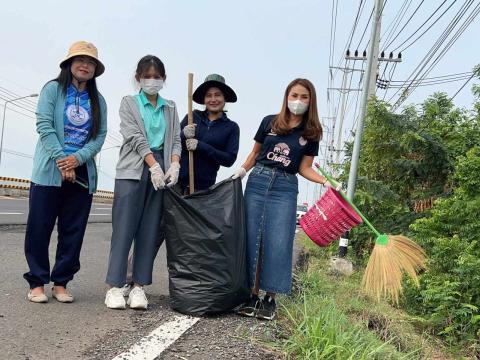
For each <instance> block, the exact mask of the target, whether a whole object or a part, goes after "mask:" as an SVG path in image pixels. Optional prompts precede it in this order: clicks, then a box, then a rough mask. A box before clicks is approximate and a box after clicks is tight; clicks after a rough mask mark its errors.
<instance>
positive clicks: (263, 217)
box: [245, 164, 298, 294]
mask: <svg viewBox="0 0 480 360" xmlns="http://www.w3.org/2000/svg"><path fill="white" fill-rule="evenodd" d="M297 195H298V179H297V176H296V175H294V174H289V173H287V172H285V171H283V170H280V169H276V168H272V167H267V166H263V165H261V164H257V165H255V167H254V168H253V170H252V172H251V173H250V175H249V177H248V181H247V186H246V189H245V212H246V223H247V269H248V280H249V286H250V287H251V288H253V287H254V286H255V284H256V281H257V279H256V273H257V267H258V269H259V284H260V289H261V290H264V291H268V292H272V293H282V294H289V293H290V291H291V288H292V254H293V240H294V238H295V224H296V220H295V214H296V208H297Z"/></svg>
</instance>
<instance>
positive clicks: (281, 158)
mask: <svg viewBox="0 0 480 360" xmlns="http://www.w3.org/2000/svg"><path fill="white" fill-rule="evenodd" d="M289 155H290V147H289V146H288V145H287V144H285V143H279V144H276V145H275V146H274V148H273V151H270V152H269V153H268V154H267V159H268V160H273V161H277V162H279V163H281V164H283V166H285V167H287V166H288V165H290V163H291V162H292V160H290V157H289Z"/></svg>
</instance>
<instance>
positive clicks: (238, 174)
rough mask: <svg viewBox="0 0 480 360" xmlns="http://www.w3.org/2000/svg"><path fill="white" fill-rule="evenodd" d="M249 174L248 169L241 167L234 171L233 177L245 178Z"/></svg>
mask: <svg viewBox="0 0 480 360" xmlns="http://www.w3.org/2000/svg"><path fill="white" fill-rule="evenodd" d="M245 175H247V170H245V169H244V168H243V167H239V168H238V169H237V170H235V171H234V173H233V175H232V179H236V178H240V179H243V178H244V177H245Z"/></svg>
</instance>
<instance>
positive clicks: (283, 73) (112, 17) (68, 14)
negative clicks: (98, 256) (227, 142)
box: [0, 0, 480, 203]
mask: <svg viewBox="0 0 480 360" xmlns="http://www.w3.org/2000/svg"><path fill="white" fill-rule="evenodd" d="M365 1H366V6H365V9H364V11H363V12H362V16H360V21H359V24H358V27H357V30H356V32H355V33H354V37H353V41H352V48H353V47H354V45H355V44H357V42H358V41H359V39H360V37H361V34H362V32H363V29H364V28H365V26H366V23H367V20H368V15H369V14H370V11H371V9H372V7H373V1H372V0H365ZM332 2H333V3H334V2H335V0H334V1H330V0H329V1H320V0H317V1H309V0H296V1H284V0H265V1H251V0H243V1H224V0H223V1H220V0H202V1H198V0H183V1H182V0H177V1H163V0H157V1H146V0H136V1H121V0H117V1H113V0H106V1H94V0H84V1H81V2H70V1H52V0H43V1H33V0H27V1H22V2H15V3H14V2H5V3H4V4H3V5H2V11H1V13H0V34H2V35H3V36H2V42H1V47H2V51H1V54H0V96H2V95H4V96H3V97H5V95H6V93H5V90H8V91H10V92H12V93H14V94H17V95H20V96H24V95H28V94H32V93H38V92H40V90H41V88H42V86H43V85H44V84H45V83H46V82H47V81H48V80H50V79H52V78H54V77H56V76H57V74H58V72H59V67H58V64H59V63H60V61H61V60H62V59H63V58H64V57H65V55H66V54H67V51H68V48H69V46H70V45H71V43H73V42H75V41H77V40H87V41H90V42H92V43H94V44H95V45H96V46H97V48H98V51H99V57H100V59H101V60H102V62H103V63H104V64H105V67H106V71H105V73H104V74H103V75H102V76H101V77H99V78H98V87H99V90H100V92H101V93H102V94H103V96H104V97H105V99H106V101H107V105H108V127H109V133H110V135H109V136H108V138H107V142H106V143H105V145H104V147H103V150H102V152H101V156H100V161H99V168H100V177H99V188H100V189H104V190H113V184H114V176H115V165H116V161H117V158H118V147H117V146H118V145H119V142H118V140H117V139H119V138H120V135H119V133H118V130H119V122H120V121H119V116H118V108H119V104H120V100H121V99H122V97H123V96H125V95H128V94H133V93H135V92H136V91H137V88H136V86H135V81H134V79H133V74H134V70H135V67H136V64H137V62H138V60H139V59H140V58H141V57H142V56H144V55H146V54H154V55H157V56H158V57H159V58H160V59H162V61H163V62H164V64H165V67H166V72H167V79H166V84H165V87H164V89H162V90H161V95H162V96H163V97H165V98H167V99H171V100H174V101H175V102H176V103H177V106H178V109H179V116H180V118H183V116H184V115H185V113H186V110H187V74H188V73H189V72H192V73H193V74H194V88H196V87H197V86H198V85H200V84H201V83H202V82H203V79H204V78H205V77H206V76H207V75H208V74H211V73H219V74H221V75H223V76H224V77H225V78H226V81H227V84H229V85H230V86H231V87H232V88H233V89H234V90H235V91H236V93H237V96H238V102H237V103H235V104H227V109H228V114H229V115H228V116H229V117H230V118H231V119H232V120H234V121H235V122H237V123H238V124H239V126H240V131H241V133H240V150H239V154H238V159H237V162H236V163H235V164H234V165H233V166H232V168H229V169H225V168H222V169H221V170H220V172H219V176H218V178H217V180H221V179H223V178H226V177H227V176H229V175H230V174H232V173H233V170H234V169H235V168H237V167H239V166H240V165H241V164H242V163H243V161H244V160H245V158H246V156H247V155H248V153H249V152H250V150H251V149H252V147H253V136H254V134H255V132H256V130H257V128H258V126H259V124H260V122H261V120H262V118H263V117H264V116H266V115H268V114H273V113H277V112H278V111H279V110H280V107H281V104H282V100H283V93H284V89H285V87H286V86H287V85H288V83H289V82H290V81H291V80H293V79H294V78H297V77H305V78H308V79H310V80H311V81H312V82H313V83H314V84H315V87H316V90H317V96H318V107H319V112H320V116H321V117H324V118H326V117H328V116H329V113H331V110H329V109H328V103H327V87H328V86H329V85H328V76H329V72H328V66H329V56H330V55H329V54H330V51H329V49H330V33H331V23H332V14H331V10H332ZM452 2H453V0H448V1H447V3H446V4H445V7H446V6H447V5H448V4H449V3H452ZM359 3H360V0H343V1H342V0H340V1H338V11H337V17H336V19H337V26H336V31H335V42H334V45H335V48H334V54H333V57H334V59H335V60H334V63H335V64H337V63H338V62H339V60H340V59H341V57H342V55H341V54H342V53H343V49H344V47H345V44H346V42H347V39H348V37H349V33H350V31H351V29H352V25H353V23H354V19H355V16H356V14H357V9H358V5H359ZM403 3H404V2H401V1H398V2H393V1H390V2H387V4H386V6H385V8H384V11H383V18H382V28H383V29H385V30H388V29H389V25H390V24H393V23H392V21H393V20H394V19H395V16H396V15H397V14H398V11H399V10H400V9H401V6H402V4H403ZM410 3H411V6H410V8H409V9H408V11H407V12H406V16H405V17H404V19H403V20H402V21H403V22H400V27H398V29H400V28H401V26H403V24H404V23H405V21H407V20H408V19H409V14H411V13H412V12H413V10H414V9H415V7H416V6H417V5H418V4H419V3H420V0H413V2H412V1H410ZM461 3H463V2H461ZM438 4H439V2H438V1H434V0H426V1H425V2H424V4H423V5H422V6H421V7H420V8H419V10H418V12H417V13H416V14H415V16H413V17H412V16H410V17H411V18H412V19H411V21H409V23H408V24H407V26H405V29H404V30H403V31H402V32H401V33H400V35H399V37H398V39H397V40H396V41H394V43H393V45H392V46H391V47H392V48H394V47H395V45H396V44H399V43H401V42H402V41H401V40H402V39H403V38H406V37H408V35H410V34H411V33H413V32H414V31H415V29H416V28H418V26H419V25H420V24H421V23H422V22H424V21H425V19H426V18H427V17H428V16H429V15H430V14H431V13H432V11H433V10H434V9H435V8H436V7H437V6H438ZM445 7H444V8H445ZM459 8H460V4H458V6H457V4H455V6H453V7H452V9H451V10H450V11H451V12H450V13H447V14H446V15H445V17H444V18H442V19H440V21H439V22H438V23H437V24H436V25H435V26H434V27H432V29H431V30H430V31H429V32H427V33H426V34H425V36H423V37H422V38H421V39H420V40H419V41H418V42H416V43H415V44H414V45H413V46H411V47H410V48H409V49H407V50H406V51H405V52H404V53H402V57H403V61H402V63H400V64H398V66H397V68H396V71H395V73H394V77H393V79H394V80H405V79H406V78H407V77H408V76H409V75H410V73H412V71H413V70H414V68H415V67H416V66H417V64H418V63H419V62H420V60H421V59H422V58H423V57H424V56H425V54H426V52H427V51H428V49H429V48H430V47H431V46H432V44H433V43H434V42H435V40H436V39H437V38H438V37H439V34H440V33H441V32H442V31H443V30H444V29H445V28H446V27H447V24H448V22H449V21H450V20H451V19H452V17H453V15H454V14H455V12H456V11H457V10H458V9H459ZM447 15H448V16H447ZM392 26H393V25H392ZM391 28H392V27H390V29H391ZM478 30H479V27H478V19H476V20H475V21H474V22H473V23H472V24H471V25H470V26H469V27H468V28H467V29H466V31H465V32H464V33H463V35H462V36H461V37H460V38H459V40H458V41H457V42H456V43H455V44H454V46H453V47H452V48H451V49H450V50H449V52H448V53H447V55H446V56H445V57H444V58H443V59H442V60H441V61H440V62H439V63H438V64H437V65H436V66H435V68H434V69H433V70H432V72H431V74H430V75H429V76H441V75H446V74H452V73H459V72H467V71H471V69H472V68H473V66H475V65H476V64H477V63H479V62H480V61H479V59H478V52H477V51H476V50H475V48H474V47H472V44H477V43H478V41H477V39H476V35H477V34H478ZM369 35H370V29H369V28H368V30H367V32H366V35H365V40H364V41H363V43H360V51H363V48H364V47H365V45H366V39H368V37H369ZM386 37H387V35H385V38H386ZM472 48H473V50H472ZM386 50H387V52H388V51H389V49H386ZM350 65H353V66H356V67H358V68H360V67H361V62H360V61H357V62H356V64H352V63H350ZM388 70H391V68H389V69H388ZM380 71H382V68H380ZM387 72H388V71H387ZM340 80H341V74H336V77H335V82H334V84H335V86H340ZM355 81H356V80H355V78H354V80H353V82H352V87H356V86H355ZM462 84H463V82H456V83H452V84H442V85H436V86H428V87H422V88H419V89H418V90H416V91H415V92H414V93H413V94H412V95H411V96H410V97H409V98H408V99H407V101H406V103H420V102H422V101H423V100H424V99H425V98H426V97H427V96H428V95H430V94H432V93H433V92H435V91H445V92H447V93H448V94H450V95H453V94H454V93H455V92H456V91H457V90H458V88H459V87H460V86H461V85H462ZM471 84H472V83H470V84H469V85H468V86H466V87H465V89H464V90H463V91H461V92H460V93H459V94H458V95H457V96H456V97H455V103H456V105H458V106H464V107H469V106H470V105H471V104H472V102H473V96H472V95H471V92H470V88H471ZM2 90H3V93H2ZM392 93H393V92H392ZM377 95H381V96H383V92H381V93H379V92H377ZM336 96H338V94H336ZM11 97H13V96H10V98H11ZM388 97H389V96H387V99H388ZM352 99H353V95H352V97H350V100H349V101H351V103H353V102H352ZM30 101H32V102H31V103H30ZM18 104H20V105H23V106H26V107H27V108H30V107H29V105H30V104H31V105H32V106H34V104H35V99H31V100H28V102H18ZM194 108H198V109H202V107H201V106H200V105H196V104H194ZM353 109H354V107H353ZM0 110H1V111H2V112H3V101H2V100H0ZM13 110H17V111H19V112H22V113H23V115H22V114H19V113H17V112H14V111H13ZM330 115H331V114H330ZM353 115H354V110H351V111H350V113H349V120H346V123H345V127H344V129H345V130H344V131H345V133H347V132H348V130H349V128H351V127H352V126H353ZM323 121H324V123H325V125H326V126H327V127H330V128H331V126H332V124H331V123H329V121H330V120H329V119H324V120H323ZM4 131H5V133H4V144H3V146H4V149H6V150H7V151H8V152H7V153H5V152H4V153H3V154H2V162H1V164H0V175H1V176H14V177H20V178H29V177H30V174H31V168H32V160H31V159H29V158H28V157H24V156H23V157H22V156H18V154H21V155H32V154H33V153H34V148H35V143H36V141H37V138H38V137H37V134H36V132H35V120H34V114H33V113H31V112H28V111H25V110H22V109H19V108H17V107H15V106H14V104H9V105H8V107H7V110H6V117H5V130H4ZM324 145H325V143H324ZM11 152H16V154H17V155H13V154H11ZM318 190H319V188H318V187H316V186H314V185H313V184H309V183H308V182H307V181H306V180H304V179H301V181H300V193H299V202H305V201H306V202H309V203H312V201H313V200H314V199H315V197H316V196H318Z"/></svg>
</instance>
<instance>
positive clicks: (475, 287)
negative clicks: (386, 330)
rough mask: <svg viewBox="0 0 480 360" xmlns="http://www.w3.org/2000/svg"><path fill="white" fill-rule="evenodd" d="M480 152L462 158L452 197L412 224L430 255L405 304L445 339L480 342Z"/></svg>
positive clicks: (458, 166) (418, 238) (475, 149)
mask: <svg viewBox="0 0 480 360" xmlns="http://www.w3.org/2000/svg"><path fill="white" fill-rule="evenodd" d="M479 174H480V148H478V147H475V148H472V149H471V150H470V151H468V152H467V154H466V156H463V157H460V158H459V161H458V165H457V168H456V172H455V175H454V176H453V181H454V182H455V183H456V184H457V187H456V188H455V190H454V193H453V196H451V197H449V198H447V199H442V200H439V201H437V202H436V204H435V206H434V208H433V209H432V213H431V217H429V218H423V219H419V220H417V221H416V222H415V223H414V224H413V225H412V226H411V228H412V230H413V231H414V233H415V238H416V240H417V241H418V242H419V243H420V244H421V245H422V246H423V247H424V249H425V250H426V251H427V255H428V268H427V270H426V272H425V274H423V276H422V278H421V289H420V293H417V294H415V292H412V291H407V293H406V294H407V299H406V304H407V305H408V306H409V307H410V309H412V310H414V311H416V312H417V313H420V314H422V315H423V316H424V317H425V318H426V319H427V320H428V322H429V325H430V326H431V327H432V328H433V330H434V331H435V332H436V333H438V334H439V335H442V336H444V337H445V338H446V339H447V340H448V341H451V342H452V343H453V342H456V341H458V340H465V341H470V342H472V343H473V344H475V343H476V345H475V346H478V339H479V338H480V309H479V307H480V180H479Z"/></svg>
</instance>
